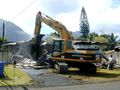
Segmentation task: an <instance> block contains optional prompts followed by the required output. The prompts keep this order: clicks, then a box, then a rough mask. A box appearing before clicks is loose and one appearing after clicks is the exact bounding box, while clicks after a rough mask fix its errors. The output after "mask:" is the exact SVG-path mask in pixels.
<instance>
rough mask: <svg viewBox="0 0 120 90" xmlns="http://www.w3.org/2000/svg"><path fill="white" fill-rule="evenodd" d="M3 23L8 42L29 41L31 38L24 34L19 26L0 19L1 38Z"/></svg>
mask: <svg viewBox="0 0 120 90" xmlns="http://www.w3.org/2000/svg"><path fill="white" fill-rule="evenodd" d="M3 22H4V23H5V37H6V38H7V40H8V41H12V42H18V41H23V40H29V39H31V36H30V35H29V34H27V33H26V32H24V31H23V30H22V29H21V28H20V27H19V26H17V25H15V24H14V23H12V22H9V21H5V20H2V19H0V36H2V33H3Z"/></svg>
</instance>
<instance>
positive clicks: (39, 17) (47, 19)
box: [34, 11, 71, 40]
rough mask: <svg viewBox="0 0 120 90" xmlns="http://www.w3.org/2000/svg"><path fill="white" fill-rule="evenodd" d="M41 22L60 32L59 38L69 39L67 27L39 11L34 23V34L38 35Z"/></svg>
mask: <svg viewBox="0 0 120 90" xmlns="http://www.w3.org/2000/svg"><path fill="white" fill-rule="evenodd" d="M42 22H43V23H45V24H46V25H48V26H50V27H51V28H52V29H54V30H56V31H57V32H58V33H60V37H61V39H64V40H70V39H71V38H70V34H69V32H68V30H67V28H66V27H65V26H64V25H63V24H62V23H60V22H58V21H56V20H54V19H52V18H51V17H49V16H47V15H45V14H43V13H41V12H40V11H39V12H38V13H37V15H36V23H35V30H34V34H35V35H39V33H40V30H41V23H42Z"/></svg>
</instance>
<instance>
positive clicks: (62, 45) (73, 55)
mask: <svg viewBox="0 0 120 90" xmlns="http://www.w3.org/2000/svg"><path fill="white" fill-rule="evenodd" d="M41 23H44V24H46V25H48V26H49V27H51V28H52V29H54V30H55V31H57V32H58V33H59V34H60V39H54V40H53V45H52V53H51V59H52V61H53V62H54V66H55V68H56V69H57V70H58V71H59V72H60V73H67V72H68V68H69V67H77V68H79V69H80V70H81V71H85V72H88V73H96V66H95V64H96V63H98V62H101V58H102V53H101V50H100V44H99V43H97V42H96V43H92V42H80V41H73V40H72V39H71V36H70V33H69V31H68V30H67V28H66V27H65V26H64V25H63V24H62V23H61V22H58V21H56V20H54V19H52V18H51V17H49V16H47V15H45V14H43V13H41V12H40V11H39V12H38V13H37V15H36V22H35V30H34V35H35V37H37V38H38V37H39V36H40V32H41ZM36 43H37V44H38V45H39V40H38V39H36ZM37 53H39V52H37Z"/></svg>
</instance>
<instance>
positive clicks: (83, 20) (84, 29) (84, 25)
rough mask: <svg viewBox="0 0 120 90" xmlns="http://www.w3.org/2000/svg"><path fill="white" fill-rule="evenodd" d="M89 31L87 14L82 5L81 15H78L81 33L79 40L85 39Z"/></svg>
mask: <svg viewBox="0 0 120 90" xmlns="http://www.w3.org/2000/svg"><path fill="white" fill-rule="evenodd" d="M89 31H90V27H89V22H88V18H87V14H86V11H85V9H84V7H82V10H81V16H80V33H81V36H80V37H81V38H80V39H81V41H86V40H87V38H88V34H89Z"/></svg>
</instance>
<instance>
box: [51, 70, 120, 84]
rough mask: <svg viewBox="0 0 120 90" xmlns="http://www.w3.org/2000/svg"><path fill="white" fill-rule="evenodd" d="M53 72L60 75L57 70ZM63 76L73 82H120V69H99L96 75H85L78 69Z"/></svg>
mask: <svg viewBox="0 0 120 90" xmlns="http://www.w3.org/2000/svg"><path fill="white" fill-rule="evenodd" d="M52 72H54V73H58V72H57V71H56V70H53V71H52ZM61 75H62V76H64V77H67V78H71V79H73V80H82V81H87V82H108V81H113V80H120V69H113V70H108V69H98V70H97V73H96V74H85V73H81V72H80V71H79V69H77V68H70V69H69V72H68V74H61Z"/></svg>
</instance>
